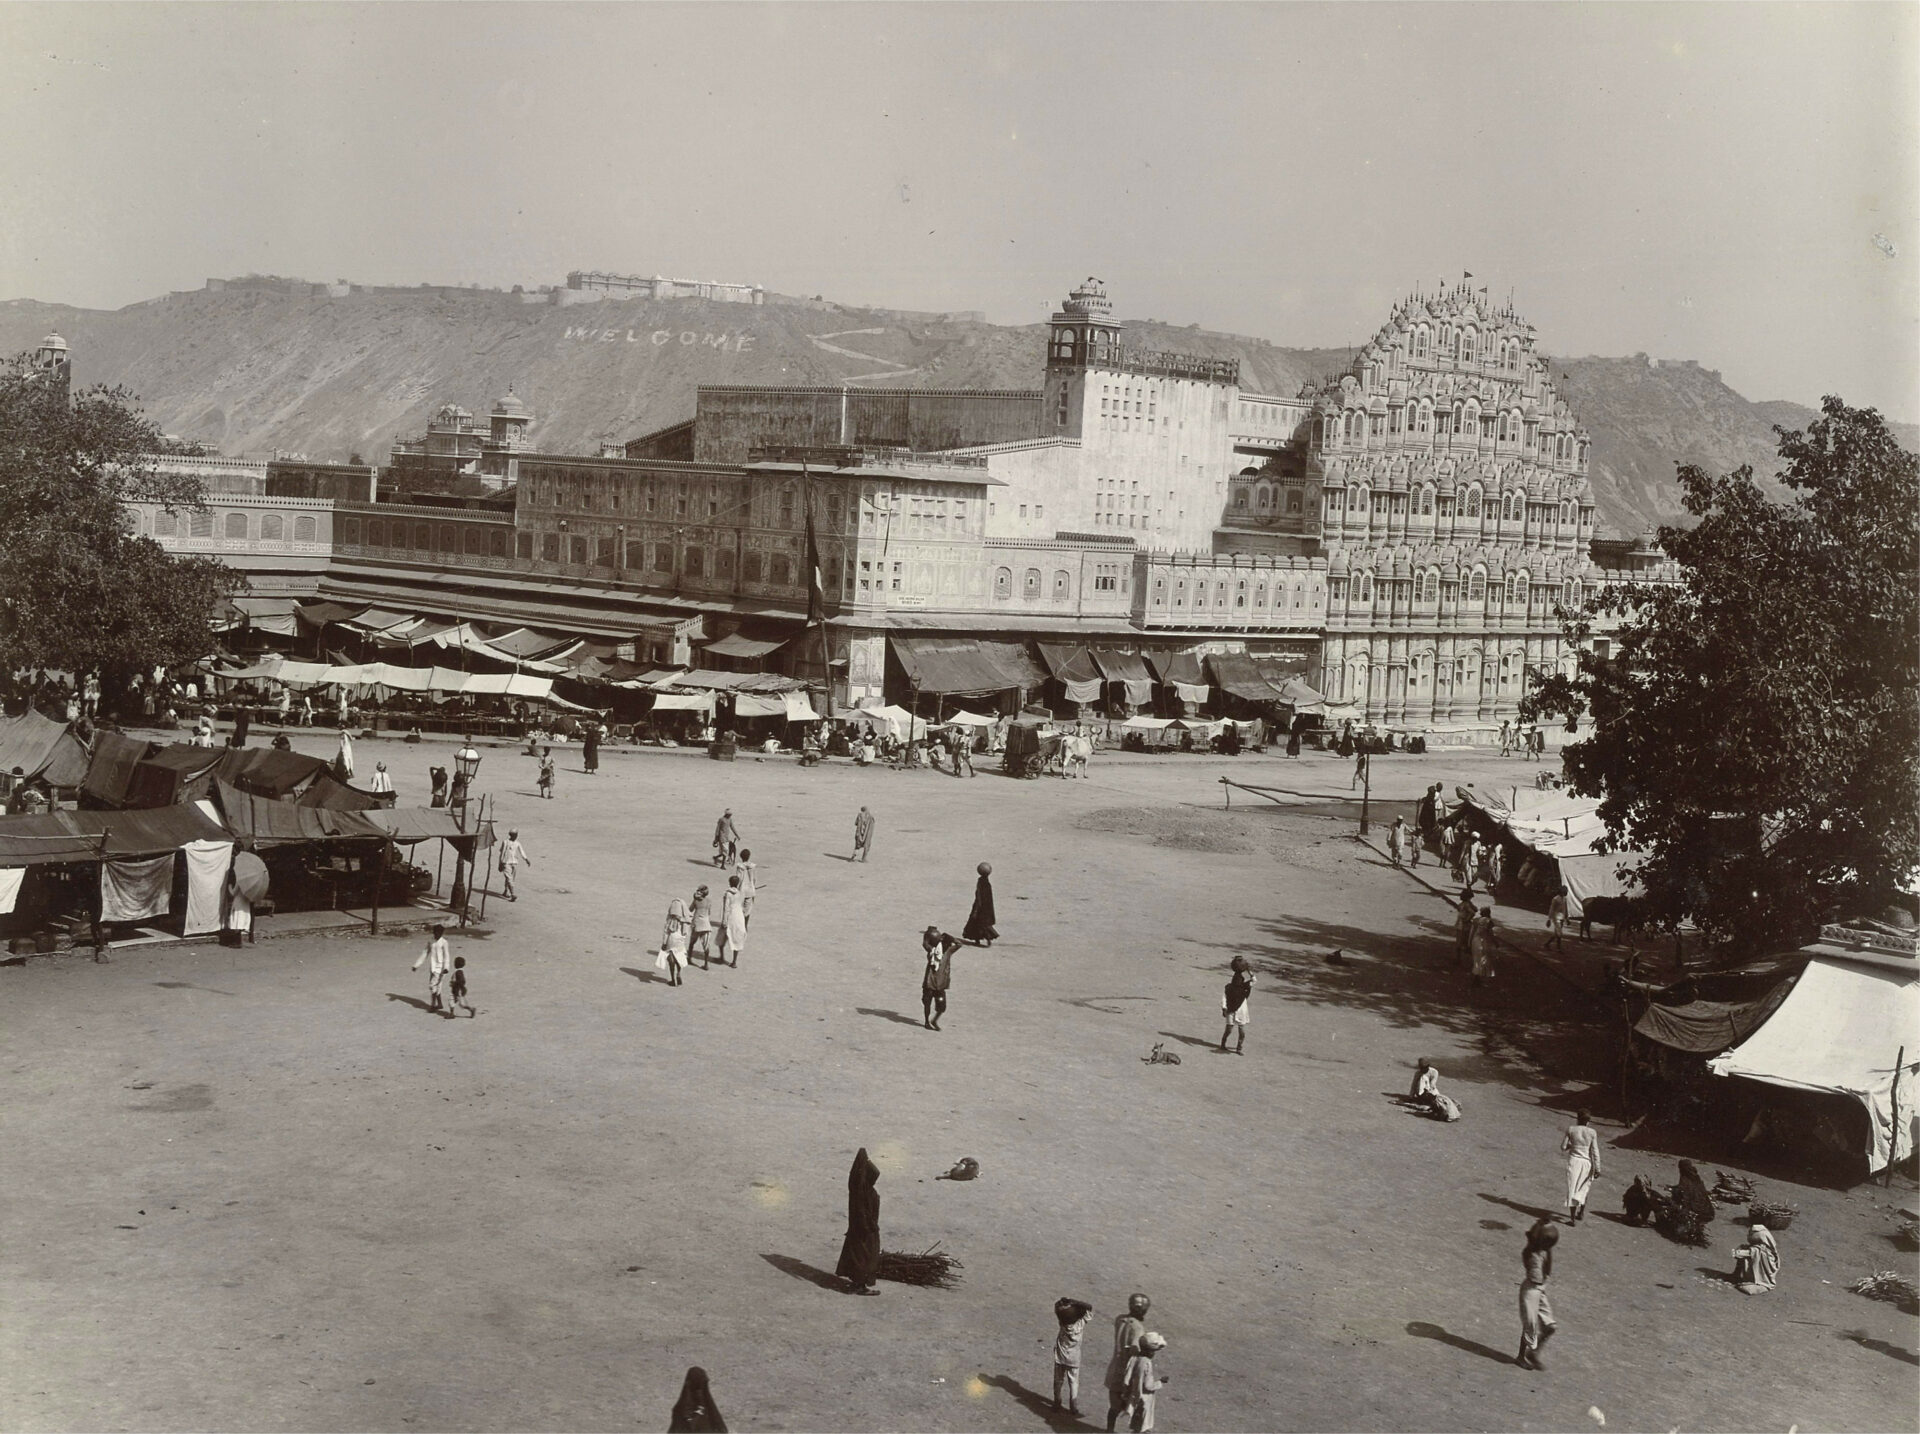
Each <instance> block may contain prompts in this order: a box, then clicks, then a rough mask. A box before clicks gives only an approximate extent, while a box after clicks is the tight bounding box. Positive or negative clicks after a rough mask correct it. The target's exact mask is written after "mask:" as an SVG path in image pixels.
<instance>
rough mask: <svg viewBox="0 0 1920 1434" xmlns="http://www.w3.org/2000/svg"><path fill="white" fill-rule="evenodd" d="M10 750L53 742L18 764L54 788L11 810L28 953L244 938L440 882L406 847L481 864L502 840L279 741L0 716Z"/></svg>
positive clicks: (9, 922) (17, 926)
mask: <svg viewBox="0 0 1920 1434" xmlns="http://www.w3.org/2000/svg"><path fill="white" fill-rule="evenodd" d="M49 729H51V730H49ZM0 751H4V752H8V753H12V754H20V755H22V756H23V757H24V756H29V755H30V754H31V753H32V752H33V751H40V752H42V753H43V754H44V755H43V760H42V762H41V764H40V765H38V766H34V767H29V766H28V764H27V762H25V761H23V762H21V763H20V764H19V765H21V766H22V767H23V770H24V771H25V773H26V776H25V781H24V782H23V783H22V784H19V786H18V790H19V792H20V793H22V794H25V793H28V792H30V791H36V790H39V788H35V787H33V786H31V785H30V784H31V783H35V782H39V783H44V789H45V791H46V792H47V794H48V800H47V801H46V802H45V803H44V804H40V805H34V804H26V805H24V806H21V807H19V808H17V809H14V810H11V811H10V812H9V814H8V815H6V816H0V939H4V940H5V941H6V942H7V944H8V947H9V950H10V951H11V952H13V953H14V954H24V953H29V952H45V951H55V950H60V949H63V948H64V947H67V946H69V945H72V944H74V943H76V942H77V943H80V944H83V945H84V944H91V945H92V946H93V947H94V949H95V950H96V952H98V951H103V950H104V949H106V947H108V946H109V945H110V944H112V943H113V942H115V941H122V940H128V939H136V940H137V939H151V938H154V937H157V936H176V937H177V936H200V935H209V934H213V933H220V934H221V936H222V938H223V939H229V940H240V939H242V938H244V937H247V936H250V935H251V934H252V932H253V929H254V922H255V921H256V920H257V919H258V918H259V917H261V916H262V915H265V914H268V913H275V912H292V911H305V910H358V909H363V908H370V909H373V910H378V909H379V908H380V907H385V908H387V909H389V910H391V909H393V908H395V907H402V906H405V905H407V904H408V903H409V902H411V901H412V900H413V899H414V898H415V897H416V896H418V895H420V894H422V893H423V892H424V891H425V889H426V888H427V887H429V886H431V885H433V884H434V876H433V874H432V873H429V872H427V871H426V870H425V869H424V868H422V867H416V866H414V865H412V864H411V863H410V862H409V861H408V860H406V859H405V856H404V853H410V852H413V851H416V850H417V849H418V848H419V846H420V844H421V843H423V842H428V841H434V840H439V841H442V842H445V843H447V844H448V845H450V846H452V847H453V848H454V849H455V851H456V852H458V853H459V855H460V858H461V859H462V860H464V861H471V860H472V859H474V857H475V856H476V854H477V853H478V852H479V850H480V849H481V848H484V847H485V846H487V845H488V844H489V842H490V840H491V833H490V832H489V831H487V830H486V828H485V825H484V824H483V823H480V822H477V821H474V822H467V821H463V820H462V817H463V815H464V814H462V813H455V812H451V811H447V810H434V809H427V810H419V809H409V808H397V807H396V806H395V804H394V796H393V794H392V792H391V791H387V792H375V791H371V790H366V789H363V788H360V787H356V786H354V785H353V784H352V782H351V780H350V776H351V774H350V772H348V771H346V770H344V769H343V766H342V765H341V764H340V763H339V762H338V761H336V762H335V763H328V762H324V761H321V760H320V759H318V758H315V757H309V756H304V755H301V754H300V753H297V752H292V751H285V750H275V749H273V748H271V747H240V746H226V747H220V748H213V747H205V746H200V745H197V744H194V743H180V742H173V743H161V742H154V741H148V740H143V739H141V738H139V737H136V736H132V735H129V734H128V733H126V732H122V731H115V730H111V729H108V730H102V731H99V732H96V733H94V734H93V736H92V741H91V743H90V744H87V743H83V742H82V741H81V740H80V736H79V734H78V733H76V732H75V731H74V729H73V728H72V727H70V726H67V725H63V724H59V723H54V722H52V721H51V720H50V719H48V718H46V717H44V716H43V715H41V714H39V713H37V712H29V713H27V714H26V715H24V716H21V717H17V718H14V719H11V720H10V721H8V722H6V723H5V724H0ZM456 870H457V867H456Z"/></svg>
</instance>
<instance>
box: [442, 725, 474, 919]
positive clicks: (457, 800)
mask: <svg viewBox="0 0 1920 1434" xmlns="http://www.w3.org/2000/svg"><path fill="white" fill-rule="evenodd" d="M453 769H454V770H453V794H452V796H451V797H450V799H449V800H448V802H447V805H448V806H449V807H450V808H451V809H452V811H453V816H454V820H455V821H457V822H458V823H459V824H460V825H461V827H462V828H464V827H465V826H466V824H467V792H468V789H469V788H470V787H471V786H472V785H473V778H474V774H475V773H476V772H478V771H479V770H480V754H479V752H477V751H476V750H474V745H473V739H472V738H471V737H462V738H461V739H460V750H459V751H457V752H455V753H454V754H453ZM447 906H448V909H449V910H451V911H454V912H456V913H458V915H459V917H460V921H461V923H462V924H463V925H464V924H465V922H466V919H467V859H466V857H464V856H463V855H461V853H460V849H459V848H458V847H455V848H454V852H453V890H452V892H451V893H450V894H449V895H448V898H447Z"/></svg>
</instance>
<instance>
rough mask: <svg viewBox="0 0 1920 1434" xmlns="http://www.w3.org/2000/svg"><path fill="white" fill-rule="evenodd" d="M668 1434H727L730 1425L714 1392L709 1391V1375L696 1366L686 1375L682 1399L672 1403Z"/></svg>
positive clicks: (681, 1393)
mask: <svg viewBox="0 0 1920 1434" xmlns="http://www.w3.org/2000/svg"><path fill="white" fill-rule="evenodd" d="M667 1434H727V1421H726V1420H724V1419H722V1418H721V1417H720V1409H719V1406H718V1405H716V1404H715V1403H714V1402H713V1391H712V1390H711V1389H709V1388H708V1387H707V1372H706V1370H704V1369H702V1368H701V1367H700V1366H699V1365H697V1364H696V1365H694V1366H693V1367H692V1368H691V1369H689V1370H688V1371H687V1378H686V1382H685V1383H684V1384H682V1385H681V1386H680V1397H679V1398H678V1399H676V1400H674V1401H673V1418H672V1420H671V1421H670V1422H669V1423H668V1424H667Z"/></svg>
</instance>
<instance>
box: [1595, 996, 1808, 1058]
mask: <svg viewBox="0 0 1920 1434" xmlns="http://www.w3.org/2000/svg"><path fill="white" fill-rule="evenodd" d="M1792 989H1793V982H1792V981H1791V980H1787V981H1779V982H1776V983H1775V984H1774V986H1773V988H1772V989H1771V990H1769V991H1768V992H1767V993H1766V994H1765V995H1762V996H1759V997H1757V998H1756V999H1754V1000H1751V1001H1689V1002H1687V1003H1686V1004H1685V1005H1680V1006H1663V1005H1660V1004H1659V1003H1658V1002H1654V1003H1652V1004H1649V1005H1648V1007H1647V1009H1646V1011H1645V1012H1644V1013H1643V1014H1642V1015H1641V1017H1640V1019H1639V1020H1638V1021H1635V1022H1634V1025H1633V1033H1634V1034H1635V1035H1636V1036H1644V1037H1646V1039H1648V1040H1650V1041H1653V1042H1654V1043H1656V1044H1658V1045H1662V1046H1665V1047H1667V1048H1668V1049H1669V1050H1675V1051H1681V1052H1684V1053H1686V1054H1688V1055H1696V1056H1710V1055H1714V1054H1717V1053H1718V1052H1721V1051H1724V1050H1726V1049H1727V1047H1728V1046H1729V1045H1732V1044H1736V1043H1738V1042H1740V1041H1744V1040H1745V1039H1746V1038H1747V1037H1748V1036H1750V1035H1752V1034H1753V1033H1754V1032H1755V1031H1757V1030H1759V1029H1760V1027H1761V1026H1762V1025H1763V1024H1765V1022H1766V1020H1767V1018H1768V1017H1770V1016H1771V1015H1773V1013H1774V1012H1775V1011H1777V1010H1779V1009H1780V1003H1781V1002H1782V1001H1784V1000H1786V999H1787V993H1788V992H1789V991H1791V990H1792Z"/></svg>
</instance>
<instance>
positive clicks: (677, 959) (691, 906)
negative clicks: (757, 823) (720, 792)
mask: <svg viewBox="0 0 1920 1434" xmlns="http://www.w3.org/2000/svg"><path fill="white" fill-rule="evenodd" d="M720 820H721V823H722V825H723V826H724V827H725V829H726V830H727V831H728V832H730V833H732V835H731V836H730V837H729V838H728V840H727V841H726V842H725V843H722V842H721V840H720V837H719V835H718V833H716V834H715V837H714V842H715V856H716V857H718V856H720V855H721V853H722V852H723V851H724V853H725V858H726V862H727V864H728V865H729V866H730V867H732V870H731V871H730V872H729V873H728V875H727V884H726V886H725V887H724V888H722V890H721V892H720V906H719V910H718V911H717V912H716V911H715V909H714V904H713V899H712V894H711V892H710V891H709V889H708V888H707V887H706V886H705V885H704V884H703V885H701V886H699V887H697V888H695V890H694V893H693V899H692V901H691V902H690V903H689V902H686V901H682V900H681V899H680V898H679V897H677V896H676V897H675V898H674V899H673V900H672V901H671V902H670V903H668V905H667V921H666V926H665V928H664V929H663V930H662V932H661V934H660V951H659V954H658V956H657V957H656V958H655V960H654V969H655V970H659V971H665V972H666V973H667V984H668V985H669V986H683V985H685V984H686V982H685V981H683V980H682V979H681V975H682V973H683V972H684V971H685V970H686V969H687V967H688V966H690V965H692V964H693V963H694V962H695V961H698V962H699V964H700V969H701V970H703V971H706V970H710V969H711V968H712V967H713V965H714V964H715V963H716V962H718V963H719V964H720V965H722V966H732V967H738V966H739V964H740V955H741V953H742V952H744V951H745V950H746V949H747V924H748V922H749V921H751V920H752V918H753V902H754V897H755V896H756V895H758V888H757V887H756V885H755V882H754V874H755V871H756V868H755V866H754V863H753V853H752V851H750V850H748V849H747V848H745V847H742V846H740V845H739V834H738V833H737V832H734V831H733V813H732V812H731V811H728V812H727V814H726V815H725V816H723V817H721V819H720ZM716 864H718V863H717V862H716Z"/></svg>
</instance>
